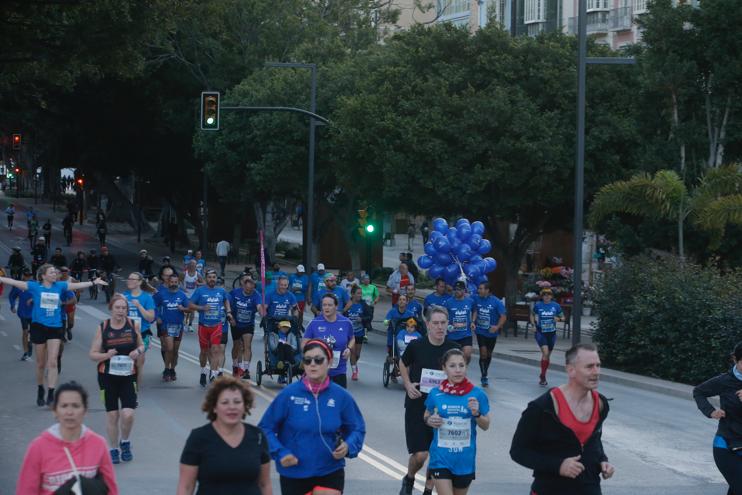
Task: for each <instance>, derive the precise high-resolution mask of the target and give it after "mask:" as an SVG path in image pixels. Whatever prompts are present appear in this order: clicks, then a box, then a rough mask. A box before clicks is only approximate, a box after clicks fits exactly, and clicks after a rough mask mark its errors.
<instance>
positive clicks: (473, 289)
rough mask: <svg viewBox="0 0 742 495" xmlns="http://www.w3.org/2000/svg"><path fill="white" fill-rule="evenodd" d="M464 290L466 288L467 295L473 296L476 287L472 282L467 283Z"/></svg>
mask: <svg viewBox="0 0 742 495" xmlns="http://www.w3.org/2000/svg"><path fill="white" fill-rule="evenodd" d="M466 288H467V289H469V294H472V295H474V294H476V293H477V285H476V284H474V283H472V282H469V283H468V284H467V285H466Z"/></svg>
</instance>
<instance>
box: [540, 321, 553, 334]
mask: <svg viewBox="0 0 742 495" xmlns="http://www.w3.org/2000/svg"><path fill="white" fill-rule="evenodd" d="M541 331H542V332H554V331H556V323H554V320H546V321H541Z"/></svg>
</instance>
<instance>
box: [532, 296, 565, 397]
mask: <svg viewBox="0 0 742 495" xmlns="http://www.w3.org/2000/svg"><path fill="white" fill-rule="evenodd" d="M551 298H552V292H551V289H549V288H546V289H541V299H542V301H539V302H537V303H536V304H534V305H533V312H532V313H531V323H533V326H535V327H536V331H535V332H534V337H536V342H537V343H538V346H539V348H540V349H541V374H540V375H539V377H538V378H539V381H538V384H539V385H541V386H542V387H545V386H547V385H548V383H547V381H546V370H548V369H549V359H550V358H551V351H552V350H553V349H554V345H555V344H556V322H558V321H564V313H563V312H562V307H561V306H559V304H557V303H555V302H554V301H552V300H551Z"/></svg>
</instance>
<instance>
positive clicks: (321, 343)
mask: <svg viewBox="0 0 742 495" xmlns="http://www.w3.org/2000/svg"><path fill="white" fill-rule="evenodd" d="M314 344H317V345H318V346H320V347H321V348H322V350H323V351H325V354H326V355H327V359H329V360H331V361H332V349H330V346H329V345H327V342H325V341H324V340H320V339H311V340H308V341H307V343H306V344H304V349H305V350H306V348H307V346H309V345H314Z"/></svg>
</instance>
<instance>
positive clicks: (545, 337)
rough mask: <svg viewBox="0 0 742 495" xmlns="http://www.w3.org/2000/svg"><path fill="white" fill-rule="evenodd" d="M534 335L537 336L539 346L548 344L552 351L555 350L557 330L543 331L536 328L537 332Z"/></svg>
mask: <svg viewBox="0 0 742 495" xmlns="http://www.w3.org/2000/svg"><path fill="white" fill-rule="evenodd" d="M533 335H534V336H535V337H536V342H538V346H539V347H543V346H547V347H548V348H549V350H550V351H551V350H554V345H555V344H556V332H546V333H543V332H541V331H539V330H536V333H534V334H533Z"/></svg>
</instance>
